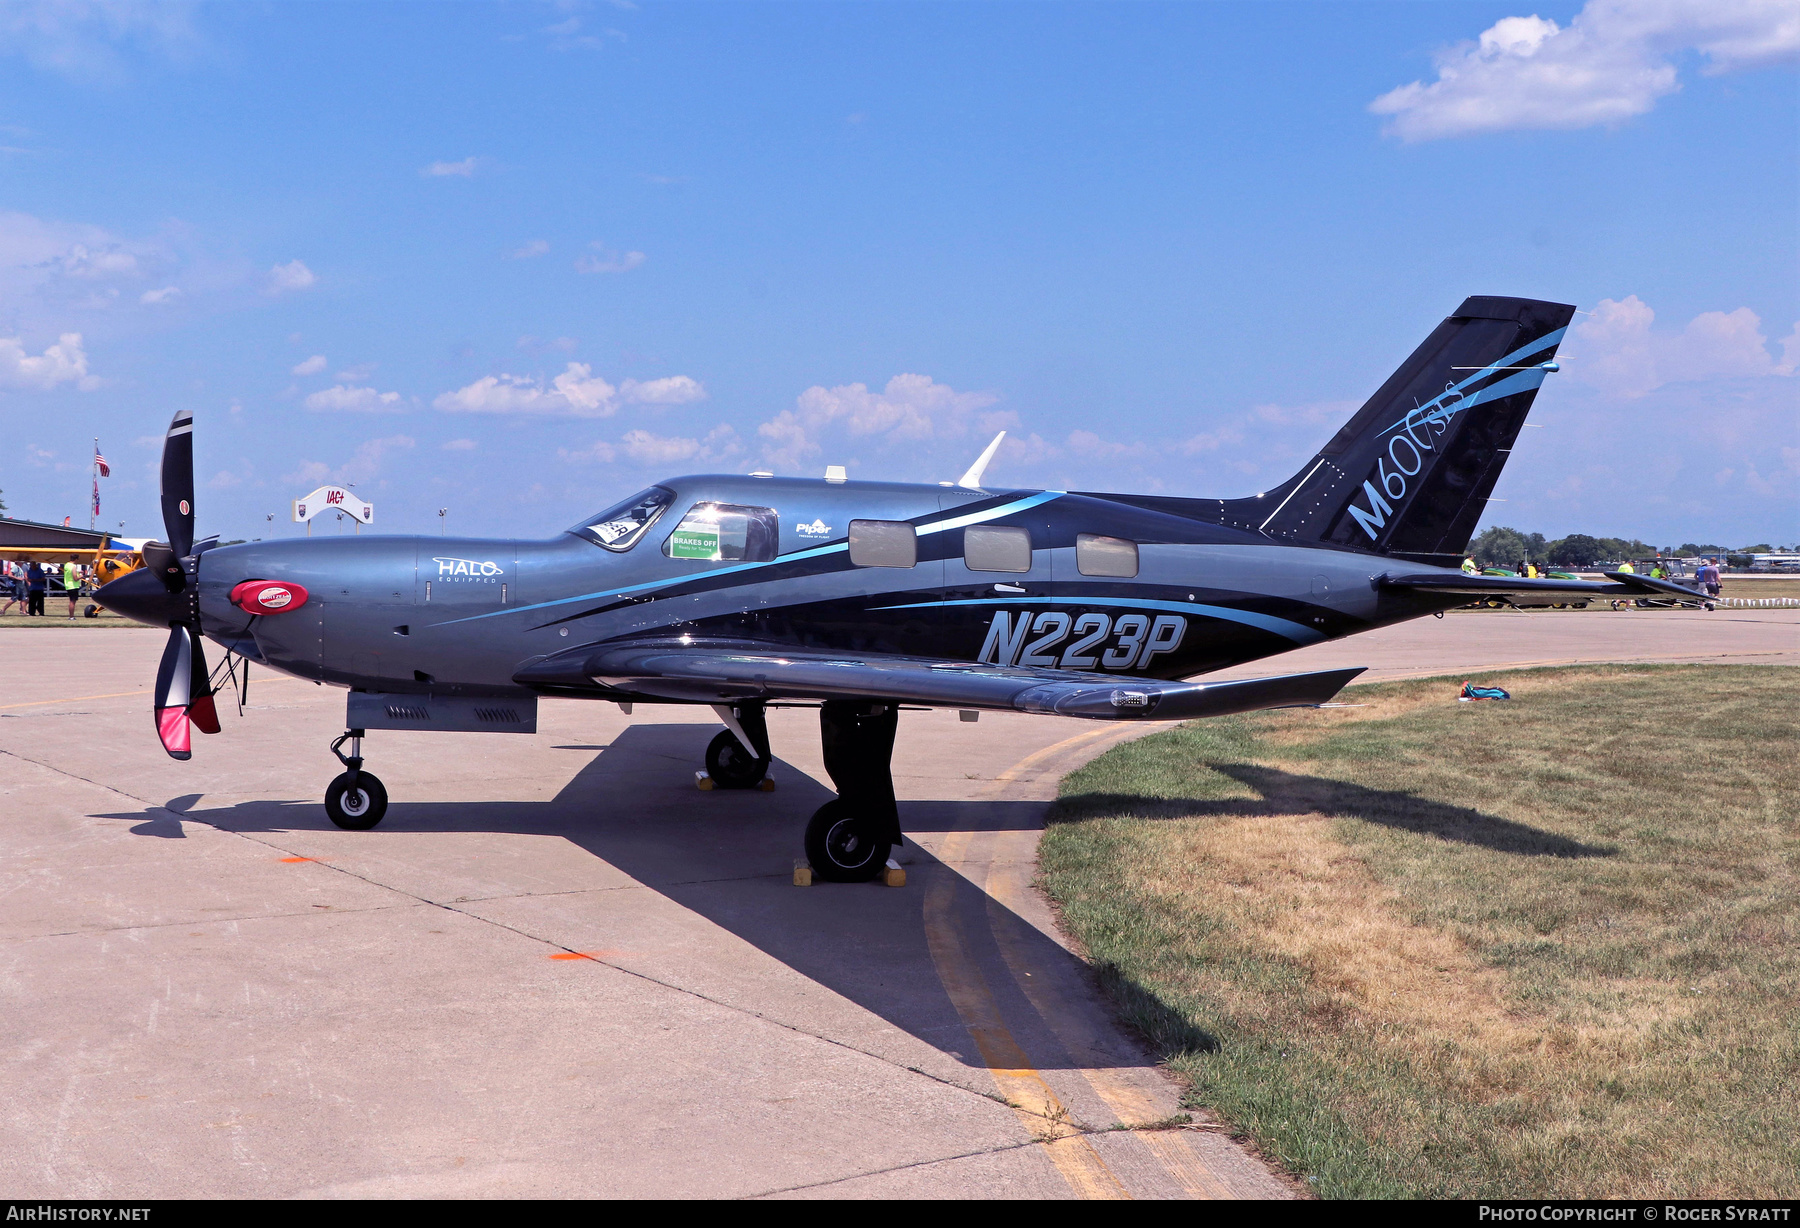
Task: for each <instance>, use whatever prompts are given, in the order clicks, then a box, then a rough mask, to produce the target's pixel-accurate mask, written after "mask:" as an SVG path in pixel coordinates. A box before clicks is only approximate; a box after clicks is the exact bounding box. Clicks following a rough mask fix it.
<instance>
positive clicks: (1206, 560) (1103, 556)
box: [97, 298, 1696, 881]
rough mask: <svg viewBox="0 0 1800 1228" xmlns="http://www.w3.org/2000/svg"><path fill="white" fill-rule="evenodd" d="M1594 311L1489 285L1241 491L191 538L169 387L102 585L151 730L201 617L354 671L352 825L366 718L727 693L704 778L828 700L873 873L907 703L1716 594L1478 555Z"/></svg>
mask: <svg viewBox="0 0 1800 1228" xmlns="http://www.w3.org/2000/svg"><path fill="white" fill-rule="evenodd" d="M1573 311H1574V308H1572V307H1568V306H1563V305H1561V304H1557V303H1545V302H1534V301H1531V300H1527V299H1514V298H1470V299H1468V300H1467V301H1465V302H1464V303H1463V304H1462V306H1461V307H1459V308H1458V309H1457V310H1456V313H1455V314H1454V315H1452V316H1450V317H1449V318H1448V319H1446V320H1445V321H1444V322H1443V323H1442V324H1440V325H1439V326H1438V327H1437V329H1436V330H1435V331H1433V332H1432V334H1431V335H1430V337H1428V338H1427V339H1426V340H1425V342H1424V344H1423V345H1421V346H1420V347H1419V348H1418V349H1417V350H1416V351H1415V352H1414V353H1413V355H1412V356H1411V357H1410V358H1408V359H1407V360H1406V362H1405V363H1404V364H1403V365H1402V366H1401V367H1400V369H1399V370H1398V371H1396V372H1395V373H1394V375H1393V376H1392V377H1391V378H1389V379H1388V381H1387V382H1386V383H1385V384H1383V385H1382V387H1381V388H1380V390H1379V391H1377V392H1376V393H1375V395H1374V396H1373V397H1371V398H1370V399H1369V401H1368V403H1367V404H1365V405H1364V406H1363V407H1362V409H1361V410H1359V411H1358V412H1357V414H1356V415H1355V416H1354V417H1353V418H1351V419H1350V421H1349V422H1348V423H1347V424H1345V426H1344V427H1343V429H1341V430H1340V431H1338V433H1337V434H1336V435H1335V436H1334V437H1333V438H1332V439H1331V441H1330V442H1329V443H1327V444H1326V445H1325V447H1324V448H1323V449H1322V450H1321V451H1320V452H1319V453H1318V455H1317V456H1315V457H1314V458H1313V459H1312V460H1310V461H1308V462H1307V464H1306V465H1305V466H1304V467H1303V468H1302V469H1301V470H1300V472H1299V473H1297V474H1295V475H1294V476H1293V477H1292V478H1290V479H1289V480H1288V481H1285V482H1283V483H1282V484H1281V485H1279V486H1277V487H1275V488H1274V489H1272V490H1269V491H1266V492H1264V493H1263V494H1260V495H1257V496H1255V497H1253V498H1242V499H1190V498H1172V497H1162V496H1154V497H1153V496H1144V495H1121V494H1092V493H1084V492H1072V491H1049V490H1004V489H991V488H986V487H983V486H982V485H981V483H980V474H979V472H978V471H976V470H972V471H971V473H970V474H969V475H965V478H964V482H963V483H962V484H959V485H957V486H948V485H945V486H915V485H901V484H896V483H885V482H860V481H858V482H849V481H843V480H832V478H831V477H828V478H827V479H826V480H823V481H817V480H799V479H793V478H777V477H773V476H769V475H766V474H751V475H748V476H734V475H716V474H715V475H706V476H694V477H680V478H671V479H670V480H668V481H666V482H661V483H659V484H657V485H655V486H652V487H651V488H649V489H648V490H645V491H642V492H640V493H638V494H635V495H633V496H631V497H630V498H628V499H625V500H623V501H622V502H620V503H618V504H617V505H615V506H613V507H611V508H608V509H607V510H606V511H603V512H601V513H600V514H599V515H598V516H595V517H594V518H593V519H591V520H588V521H585V522H583V523H581V524H578V525H576V526H574V527H573V528H571V529H569V530H568V531H566V532H564V533H562V534H560V535H558V536H556V537H553V538H551V539H549V540H548V541H512V540H493V539H477V538H441V537H377V536H361V537H354V538H336V539H310V540H294V541H283V542H252V543H247V544H240V545H232V546H218V545H216V544H215V542H216V539H211V540H206V541H200V542H195V540H194V508H193V498H194V483H193V434H192V431H193V423H192V418H191V416H190V415H189V414H188V413H186V412H182V413H178V414H176V415H175V420H174V422H173V424H172V425H171V426H170V428H169V435H168V439H167V440H166V442H165V444H164V448H163V469H162V483H163V490H162V507H163V518H164V523H165V525H166V527H167V530H168V541H167V543H151V544H150V545H148V546H146V548H145V550H144V558H145V563H146V566H145V567H144V569H142V570H140V571H137V572H134V573H132V574H130V575H127V576H124V577H122V578H120V579H118V580H115V581H113V582H112V583H110V584H108V585H106V586H105V587H104V588H102V589H101V590H100V591H99V593H98V594H97V600H98V601H99V602H100V603H101V604H103V605H105V606H106V607H107V608H109V609H112V610H115V611H117V612H118V613H120V614H123V615H125V616H126V617H129V618H133V619H136V620H138V621H140V622H143V623H147V624H151V625H154V626H163V627H168V628H169V629H170V634H169V643H168V647H167V649H166V650H165V651H164V654H163V659H162V666H161V669H160V671H159V672H158V675H157V681H156V701H155V708H156V728H157V732H158V734H159V735H160V736H161V738H162V742H163V745H164V747H165V748H166V749H167V750H168V752H169V754H171V755H173V756H174V757H176V758H177V759H186V758H188V756H189V754H190V747H189V740H190V739H189V730H190V727H193V726H197V727H198V728H199V729H200V730H201V731H202V732H205V733H214V732H217V731H218V728H219V722H218V716H217V713H216V711H215V709H214V704H213V697H212V690H211V685H210V680H209V675H208V671H207V668H206V664H205V655H204V652H203V650H202V647H201V637H202V636H205V637H207V638H210V639H212V640H214V641H215V642H217V643H218V644H220V645H222V646H224V647H225V648H226V649H228V650H229V651H230V652H231V653H236V654H240V655H242V656H243V657H245V658H247V659H248V660H251V661H256V662H260V663H262V664H265V665H267V666H269V667H271V668H273V669H277V670H281V671H283V672H285V673H288V674H292V675H295V676H297V677H300V678H306V679H312V680H314V681H317V682H321V683H328V684H330V685H333V686H340V687H344V688H347V689H348V691H349V698H348V708H347V714H346V718H345V724H346V732H345V733H344V735H343V736H342V737H340V738H338V739H337V741H336V742H334V743H333V744H332V747H331V749H332V753H333V754H335V755H336V756H337V757H338V759H339V760H341V761H342V763H343V765H344V767H345V769H346V770H345V771H344V773H343V774H342V775H340V776H338V777H337V778H336V779H335V780H334V781H332V783H331V785H330V787H329V789H328V790H327V792H326V794H325V806H326V810H327V812H328V814H329V815H330V817H331V819H332V821H333V822H335V823H337V824H338V825H339V826H340V827H346V828H353V829H367V828H371V827H373V826H375V825H376V824H377V823H379V822H380V821H381V817H382V815H383V813H384V812H385V810H386V808H387V794H386V790H385V789H384V788H383V787H382V784H381V782H380V781H379V780H377V779H376V777H375V776H374V775H373V773H371V772H369V771H368V770H366V769H365V768H364V758H363V755H362V753H361V752H362V747H361V741H362V738H363V737H364V736H365V734H367V733H368V732H371V731H377V730H394V729H412V730H439V731H457V732H497V733H532V732H535V731H536V728H537V704H538V700H539V699H540V698H541V697H544V696H554V697H558V698H567V699H599V700H608V701H612V702H615V703H619V704H621V705H622V706H625V707H626V709H627V710H628V711H629V710H630V707H631V705H637V704H667V703H676V704H706V705H710V706H712V707H713V708H714V710H715V711H716V712H717V713H718V715H719V718H720V720H721V721H722V722H723V723H724V725H725V729H724V731H722V732H721V733H720V734H719V735H718V737H717V738H715V739H714V741H713V743H712V745H711V746H710V747H709V748H708V751H707V755H706V766H707V770H708V773H709V774H710V777H711V779H712V780H713V781H714V782H715V783H716V784H717V785H719V786H721V787H725V788H749V787H753V786H755V785H757V784H758V783H760V782H761V780H762V779H763V776H764V773H765V772H766V771H767V769H768V766H769V762H770V748H769V740H768V733H767V727H766V725H765V723H764V710H765V708H766V707H767V706H768V705H770V704H772V703H773V704H788V705H797V704H800V705H810V704H816V705H818V707H819V711H820V724H821V732H822V735H823V739H824V752H825V767H826V770H827V772H828V773H829V774H830V776H831V779H832V783H833V784H834V785H835V786H836V787H837V791H838V797H837V798H836V799H834V800H833V801H830V802H828V803H826V804H825V805H824V806H823V807H821V808H820V809H819V811H818V812H817V813H816V814H814V815H813V816H812V819H811V821H810V822H809V823H808V825H807V828H806V839H805V847H806V853H807V856H808V858H809V859H810V860H811V862H812V864H813V867H814V871H815V873H817V874H818V875H819V876H820V877H822V878H824V879H828V880H836V881H858V880H866V879H870V878H873V877H874V876H875V875H876V874H878V873H879V872H880V870H881V869H882V867H883V866H884V865H885V863H886V861H887V858H888V855H889V851H890V849H891V847H892V846H893V845H895V844H897V843H899V842H900V841H901V840H902V835H901V831H900V826H899V815H898V810H897V808H896V806H895V801H894V789H893V783H892V778H891V775H890V772H889V758H890V755H891V753H892V750H893V745H894V736H895V730H896V722H897V719H898V713H899V711H900V710H901V708H902V707H906V706H919V705H925V706H935V707H953V708H957V709H961V710H967V711H970V712H972V713H973V712H979V711H980V710H983V709H988V710H998V711H1008V712H1033V713H1051V714H1058V715H1062V716H1076V717H1088V718H1092V719H1096V720H1127V721H1143V720H1156V721H1165V720H1180V719H1186V718H1190V717H1203V716H1218V715H1224V714H1228V713H1234V712H1246V711H1252V710H1256V709H1262V708H1278V707H1291V706H1305V705H1318V704H1322V703H1324V702H1326V701H1328V700H1330V699H1331V698H1332V696H1334V695H1335V694H1337V692H1338V691H1339V689H1340V688H1342V687H1343V686H1344V685H1345V684H1346V683H1347V682H1349V681H1350V679H1351V678H1353V677H1354V676H1355V675H1356V674H1358V673H1360V672H1361V671H1360V670H1356V669H1343V670H1332V671H1328V672H1323V673H1303V674H1286V675H1282V676H1278V677H1269V678H1258V679H1252V680H1247V681H1232V682H1206V681H1204V680H1202V681H1181V680H1182V679H1191V678H1194V677H1196V676H1198V675H1204V674H1206V673H1207V672H1209V671H1213V670H1218V669H1222V668H1225V667H1227V666H1232V665H1237V664H1240V663H1242V662H1246V661H1253V660H1257V659H1258V658H1262V657H1269V656H1274V655H1275V654H1277V653H1281V652H1285V651H1287V650H1288V649H1291V648H1295V647H1298V646H1301V645H1305V644H1313V643H1318V642H1319V641H1322V640H1327V639H1336V638H1339V637H1342V636H1347V635H1352V634H1355V633H1356V632H1359V631H1366V630H1369V629H1371V628H1374V627H1382V626H1387V625H1388V624H1391V623H1397V622H1401V621H1403V620H1406V619H1412V618H1419V617H1421V616H1423V615H1427V614H1433V613H1438V612H1441V611H1443V610H1445V609H1448V608H1450V607H1452V606H1457V605H1462V604H1465V603H1467V602H1469V601H1471V600H1474V599H1477V598H1487V599H1514V600H1521V601H1529V600H1530V599H1531V598H1533V597H1536V598H1537V599H1538V600H1539V601H1540V602H1541V601H1542V600H1543V599H1544V598H1545V596H1546V595H1547V594H1556V595H1560V596H1557V597H1554V598H1553V599H1561V600H1567V599H1569V598H1570V597H1586V596H1598V597H1608V596H1613V597H1617V596H1623V597H1641V596H1646V595H1651V594H1654V595H1657V596H1665V595H1667V596H1675V597H1678V598H1685V599H1695V598H1696V594H1695V593H1694V592H1693V591H1692V590H1690V589H1685V588H1681V587H1679V586H1677V585H1673V584H1668V583H1665V582H1662V581H1658V580H1654V579H1651V578H1650V577H1647V576H1638V575H1627V574H1613V575H1610V576H1609V579H1610V580H1611V582H1610V583H1599V582H1594V583H1588V582H1583V581H1570V580H1548V579H1546V580H1538V579H1530V580H1528V579H1524V578H1516V579H1515V578H1502V577H1483V576H1468V575H1465V574H1463V573H1462V572H1461V571H1460V570H1459V569H1458V566H1457V565H1458V563H1459V562H1460V560H1461V552H1462V550H1463V548H1464V546H1465V545H1466V544H1467V543H1468V541H1469V538H1470V535H1471V533H1472V532H1473V531H1474V528H1475V525H1476V520H1477V518H1478V517H1479V516H1480V515H1481V512H1482V509H1483V507H1484V506H1485V504H1486V502H1487V498H1488V496H1489V494H1490V493H1491V492H1492V490H1493V488H1494V483H1495V481H1496V480H1497V479H1498V478H1499V476H1500V470H1501V467H1502V466H1503V465H1504V464H1505V463H1506V459H1507V455H1508V453H1509V451H1510V449H1511V448H1512V445H1513V440H1514V439H1515V438H1516V437H1517V436H1518V434H1519V430H1520V428H1521V426H1522V425H1523V424H1524V421H1525V415H1526V413H1527V411H1528V410H1529V409H1530V407H1531V403H1532V400H1533V398H1534V397H1535V396H1536V395H1537V390H1538V387H1539V385H1540V384H1541V383H1542V382H1543V380H1544V378H1545V376H1546V375H1547V374H1548V373H1550V372H1553V371H1555V370H1556V369H1557V367H1556V363H1555V361H1554V358H1555V354H1556V347H1557V344H1558V343H1559V342H1560V341H1561V339H1562V336H1563V332H1564V329H1565V328H1566V326H1567V325H1568V322H1569V319H1570V317H1571V315H1572V314H1573ZM990 453H991V449H990ZM984 459H985V458H984ZM979 468H980V467H979V466H977V470H979ZM228 660H229V658H228ZM346 742H348V743H349V744H350V753H349V754H345V753H344V751H343V749H342V747H343V745H344V744H345V743H346Z"/></svg>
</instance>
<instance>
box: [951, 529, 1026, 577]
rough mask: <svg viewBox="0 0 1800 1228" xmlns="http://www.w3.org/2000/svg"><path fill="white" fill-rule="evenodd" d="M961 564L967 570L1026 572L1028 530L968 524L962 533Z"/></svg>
mask: <svg viewBox="0 0 1800 1228" xmlns="http://www.w3.org/2000/svg"><path fill="white" fill-rule="evenodd" d="M963 564H964V566H966V567H967V568H968V569H969V570H970V571H1030V570H1031V530H1029V529H1009V528H1004V527H1002V526H1000V525H991V524H978V525H970V526H969V527H968V528H966V529H964V530H963Z"/></svg>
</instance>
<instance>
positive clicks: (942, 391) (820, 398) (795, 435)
mask: <svg viewBox="0 0 1800 1228" xmlns="http://www.w3.org/2000/svg"><path fill="white" fill-rule="evenodd" d="M999 399H1000V398H999V397H998V396H996V395H995V394H993V393H991V392H958V391H957V390H956V389H954V388H952V387H950V386H949V385H948V384H940V383H937V382H936V381H934V380H933V379H932V378H931V377H930V376H928V375H911V374H908V375H896V376H894V378H893V379H891V380H889V381H888V382H887V387H885V388H884V389H882V390H881V391H880V392H870V391H869V387H868V385H867V384H839V385H837V386H836V387H833V388H826V387H824V386H822V385H818V384H815V385H814V386H812V387H811V388H808V389H807V390H806V391H805V392H802V393H801V394H800V395H799V397H797V398H796V399H795V402H794V408H793V409H784V410H782V411H781V413H779V414H777V415H776V416H775V417H774V418H773V419H771V420H770V421H768V422H765V423H763V424H762V425H761V426H759V427H757V428H756V430H757V434H758V435H759V436H761V437H762V439H763V440H765V443H764V445H763V455H764V456H765V457H766V458H767V459H768V461H769V462H770V463H771V464H774V465H777V466H780V467H783V468H788V469H797V468H799V467H801V466H802V465H803V464H804V463H805V462H807V461H808V460H810V459H811V458H813V457H815V456H817V455H819V454H820V451H821V444H820V439H821V436H822V435H823V434H824V433H826V432H828V431H831V430H841V431H847V432H848V433H849V434H850V435H851V436H853V437H868V436H874V437H877V438H879V439H881V440H882V441H884V442H887V443H890V444H893V443H911V442H918V441H923V440H929V439H940V438H951V439H957V438H961V437H962V436H964V435H966V434H967V433H968V428H969V425H970V422H971V420H972V419H974V418H975V416H976V415H977V413H978V412H979V411H980V410H983V409H986V408H987V407H988V406H990V405H992V404H993V403H994V402H996V401H998V400H999ZM984 425H985V424H984ZM994 429H998V428H997V427H996V428H994Z"/></svg>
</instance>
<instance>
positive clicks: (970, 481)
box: [956, 431, 1006, 490]
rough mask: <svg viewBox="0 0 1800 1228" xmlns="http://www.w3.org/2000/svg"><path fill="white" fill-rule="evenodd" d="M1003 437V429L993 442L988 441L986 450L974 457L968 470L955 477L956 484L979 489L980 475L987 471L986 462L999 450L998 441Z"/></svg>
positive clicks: (1004, 436) (1004, 434) (1004, 435)
mask: <svg viewBox="0 0 1800 1228" xmlns="http://www.w3.org/2000/svg"><path fill="white" fill-rule="evenodd" d="M1005 438H1006V432H1005V431H1001V432H1000V433H999V434H998V435H996V436H994V442H993V443H990V444H989V445H988V446H987V448H986V450H985V451H983V452H982V454H981V455H980V456H978V457H976V458H975V463H974V464H973V465H970V466H969V471H968V472H967V473H965V474H963V475H962V476H961V477H960V478H957V479H956V484H957V485H958V486H967V487H968V488H969V489H971V490H979V489H981V475H982V474H984V473H986V472H987V467H988V462H989V461H991V460H993V459H994V453H995V452H998V451H999V450H1000V441H1001V440H1002V439H1005Z"/></svg>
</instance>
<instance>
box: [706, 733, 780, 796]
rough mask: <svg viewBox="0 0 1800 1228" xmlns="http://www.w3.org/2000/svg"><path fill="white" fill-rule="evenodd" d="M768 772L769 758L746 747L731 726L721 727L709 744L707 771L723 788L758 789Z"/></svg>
mask: <svg viewBox="0 0 1800 1228" xmlns="http://www.w3.org/2000/svg"><path fill="white" fill-rule="evenodd" d="M768 773H769V761H768V760H767V759H758V758H756V757H755V756H754V755H752V754H751V753H750V752H749V751H747V750H745V749H744V744H743V743H742V742H740V741H738V740H737V735H736V734H734V733H732V732H731V730H729V729H722V730H720V731H719V736H718V737H716V738H714V739H713V740H712V743H711V745H709V746H708V747H707V748H706V774H707V775H708V776H711V777H712V778H713V781H714V783H716V784H717V785H718V786H719V788H721V789H754V788H756V786H757V785H758V784H759V783H761V781H762V778H763V777H764V776H766V775H768Z"/></svg>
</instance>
